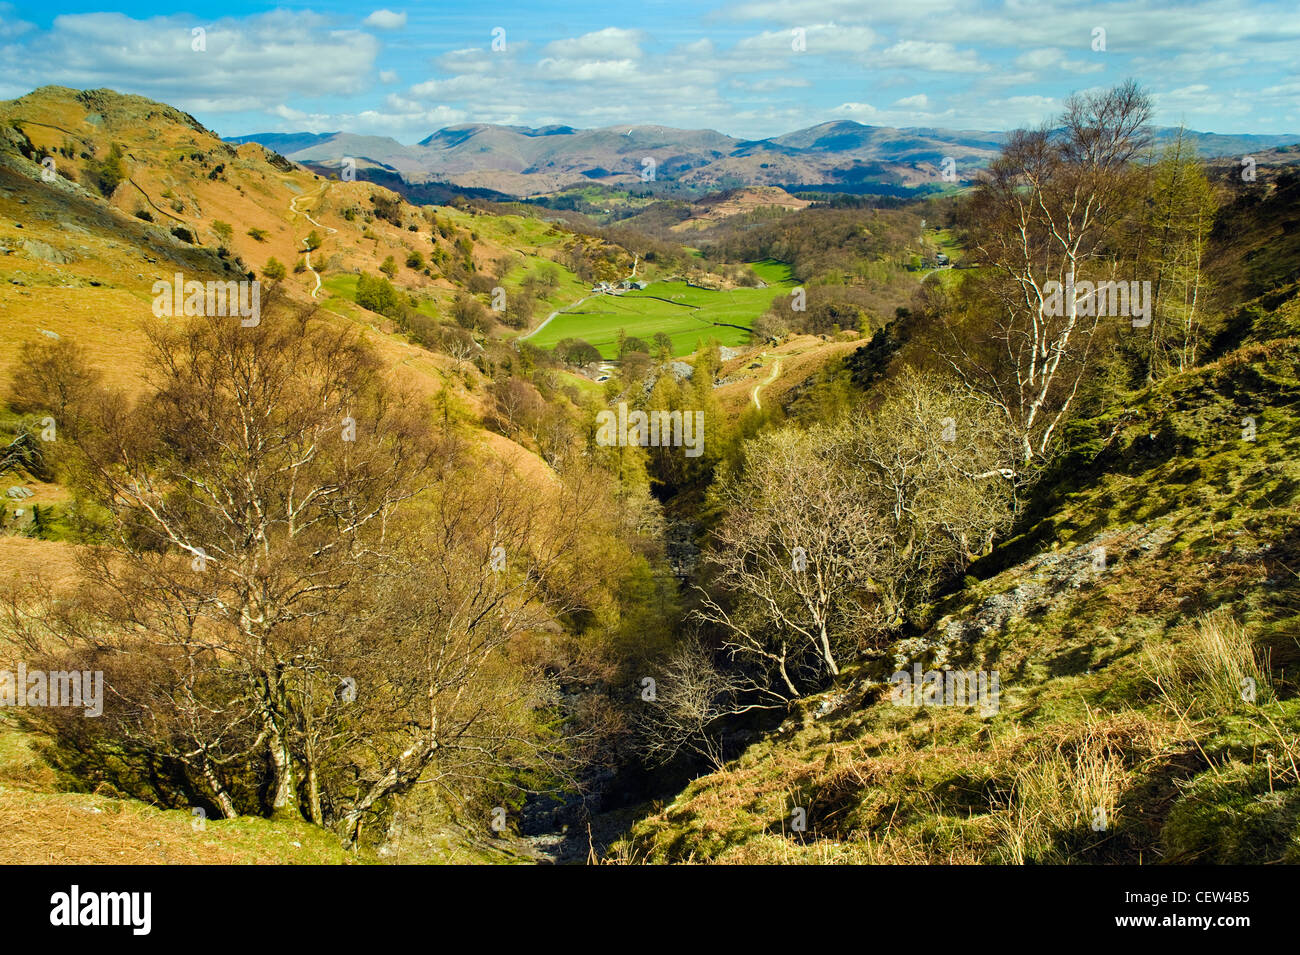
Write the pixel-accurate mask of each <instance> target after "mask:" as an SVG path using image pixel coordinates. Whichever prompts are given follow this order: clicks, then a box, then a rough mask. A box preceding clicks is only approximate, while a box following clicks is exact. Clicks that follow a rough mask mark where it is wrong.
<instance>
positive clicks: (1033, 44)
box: [0, 0, 1300, 143]
mask: <svg viewBox="0 0 1300 955" xmlns="http://www.w3.org/2000/svg"><path fill="white" fill-rule="evenodd" d="M195 28H202V29H203V30H204V31H205V46H206V48H205V49H203V50H197V51H196V50H194V49H193V45H194V43H193V30H194V29H195ZM495 30H501V31H504V33H497V34H496V36H497V40H498V42H497V44H496V45H497V47H498V48H497V49H495V50H494V49H493V37H494V31H495ZM1099 30H1104V49H1095V48H1094V47H1097V46H1099V45H1100V44H1099V42H1098V41H1099V40H1101V39H1103V35H1102V34H1101V33H1099V32H1098V31H1099ZM501 41H504V42H501ZM1297 64H1300V7H1298V6H1297V0H1196V2H1185V3H1169V2H1160V3H1157V2H1141V0H1139V2H1125V3H1097V4H1088V3H1080V2H1077V0H887V2H877V0H736V2H726V3H720V4H713V3H710V2H709V0H703V2H700V0H637V2H624V3H612V2H609V0H605V2H577V3H574V2H567V3H553V2H547V0H539V2H526V3H525V2H510V3H501V2H497V0H483V2H466V0H460V2H457V3H447V2H442V0H438V2H425V3H408V4H396V3H395V4H392V5H390V6H387V7H381V6H378V5H357V4H356V3H352V2H347V3H344V2H339V0H325V2H287V3H281V4H277V5H274V6H270V5H263V4H256V3H243V2H237V0H226V2H190V3H187V4H185V5H184V6H174V7H171V6H168V5H166V0H163V3H161V4H160V3H151V4H143V3H122V2H120V0H119V3H118V4H117V5H116V6H115V7H114V8H112V9H109V8H106V7H105V6H104V5H103V4H100V3H93V2H92V3H83V2H75V0H74V2H62V3H60V4H59V5H58V6H57V8H56V7H54V6H51V5H46V4H33V3H31V2H29V0H19V2H3V0H0V98H5V99H8V98H12V97H15V96H20V95H22V94H23V93H26V92H28V91H29V90H31V89H33V88H35V87H37V86H42V85H45V84H59V85H64V86H73V87H78V88H89V87H100V86H107V87H111V88H113V89H117V90H120V91H123V92H132V93H139V94H141V95H144V96H149V97H152V98H154V99H158V100H162V101H164V102H167V103H170V104H172V105H174V106H177V107H180V108H181V109H184V110H186V111H188V112H190V113H193V114H194V115H195V116H196V117H197V118H198V119H199V120H200V121H201V122H202V123H204V124H205V125H206V126H208V127H209V128H211V129H213V130H215V131H217V132H218V133H220V134H221V135H225V136H232V135H240V134H245V133H253V132H267V131H280V132H289V131H298V130H310V131H313V132H324V131H332V130H337V129H343V130H347V131H349V132H355V133H364V134H371V135H387V136H393V137H394V138H396V139H398V140H401V141H402V142H406V143H410V142H414V141H416V140H418V139H422V138H423V137H424V136H426V135H428V134H429V133H431V132H433V131H434V130H436V129H439V128H441V127H443V126H449V125H454V124H457V123H471V122H486V123H510V124H518V125H528V126H540V125H546V124H550V123H563V124H568V125H571V126H619V125H624V124H629V125H630V124H652V125H656V124H657V125H665V126H680V127H687V128H712V129H718V130H720V131H722V132H725V133H728V134H731V135H734V136H744V137H752V138H760V137H764V136H772V135H778V134H780V133H784V132H790V131H792V130H795V129H800V128H803V127H806V126H811V125H814V124H816V123H821V122H826V121H829V120H835V119H852V120H856V121H857V122H861V123H866V124H869V125H883V126H943V127H949V128H960V129H1011V128H1014V127H1016V126H1023V125H1034V124H1037V123H1039V122H1041V121H1042V120H1044V119H1048V118H1050V117H1051V116H1053V115H1054V114H1055V113H1056V112H1057V111H1058V110H1059V109H1060V106H1061V102H1062V100H1063V99H1064V98H1065V97H1066V96H1068V95H1069V94H1070V93H1071V92H1073V91H1076V90H1087V89H1093V88H1098V87H1106V86H1109V85H1112V84H1114V83H1116V82H1119V81H1121V80H1124V79H1126V78H1128V77H1134V78H1136V79H1137V80H1138V81H1139V82H1141V83H1142V84H1143V85H1145V86H1146V87H1147V88H1148V89H1149V90H1150V91H1151V92H1152V93H1153V94H1154V97H1155V102H1156V107H1157V113H1156V122H1157V123H1159V124H1161V125H1177V124H1179V123H1186V124H1187V125H1188V126H1190V127H1192V128H1194V129H1200V130H1209V131H1214V132H1231V133H1247V132H1255V133H1285V132H1300V65H1297Z"/></svg>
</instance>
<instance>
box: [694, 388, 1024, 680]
mask: <svg viewBox="0 0 1300 955" xmlns="http://www.w3.org/2000/svg"><path fill="white" fill-rule="evenodd" d="M1013 451H1014V448H1013V443H1012V441H1011V439H1010V437H1009V433H1008V430H1007V428H1006V427H1005V423H1004V422H1003V421H1002V419H1001V417H1000V415H999V414H998V412H997V410H996V409H995V408H994V407H993V406H992V405H991V404H990V403H989V402H988V401H986V400H984V399H981V398H978V397H975V396H973V395H970V394H969V393H967V392H965V391H964V390H963V389H961V388H960V387H959V386H955V385H951V384H949V385H945V384H940V383H936V382H934V381H928V382H927V381H924V380H922V379H921V378H919V377H917V376H914V375H913V376H907V377H905V378H904V379H903V380H902V381H901V382H900V383H899V384H898V385H897V386H896V387H895V389H894V391H893V392H892V394H891V395H890V396H889V397H888V399H887V400H886V401H885V402H884V403H883V404H882V405H881V407H880V408H878V409H866V408H858V409H856V410H855V412H854V413H853V414H850V415H849V416H848V417H847V418H845V419H844V420H842V421H840V422H836V423H833V424H830V425H819V426H816V427H813V428H809V429H808V430H806V431H800V430H797V429H794V428H786V429H783V430H780V431H776V432H769V433H766V434H763V435H760V436H759V437H758V438H756V439H754V440H752V441H750V442H749V443H748V444H747V445H746V446H745V454H744V467H743V469H742V470H740V471H732V472H728V473H724V474H723V475H722V476H721V477H720V478H719V480H718V482H717V485H716V488H715V490H714V492H713V503H715V504H716V506H718V507H719V508H720V509H721V510H722V512H723V517H722V520H721V521H720V522H719V525H718V527H717V529H716V530H715V531H714V539H713V542H712V546H711V547H710V548H709V550H708V552H707V554H706V562H707V563H708V564H709V565H710V566H712V567H713V568H714V570H715V576H714V579H713V588H712V589H711V590H709V591H706V592H705V593H704V595H703V597H702V600H701V608H700V610H699V615H700V616H701V617H702V618H703V619H704V620H706V621H708V622H709V623H711V624H713V625H715V626H717V627H718V628H719V629H720V631H721V632H722V634H723V637H722V639H723V641H724V643H725V646H726V647H727V648H728V649H729V650H730V651H731V652H733V653H735V654H737V655H742V656H745V657H749V658H752V659H757V660H762V661H764V662H765V663H766V664H767V665H769V666H770V667H771V668H772V670H773V673H774V674H775V676H776V677H777V678H778V679H779V680H780V682H781V684H782V685H784V687H785V688H786V690H787V691H788V692H789V694H790V695H791V696H797V695H798V694H799V689H798V683H799V680H798V674H799V671H800V670H801V669H805V668H810V669H811V670H812V671H814V672H824V673H827V674H829V675H831V676H836V675H838V673H839V662H838V652H839V649H838V648H842V647H844V646H848V647H854V646H860V645H862V644H864V643H866V642H869V641H871V640H873V639H875V638H877V637H878V636H879V635H881V634H883V633H885V632H887V631H889V630H890V629H892V628H894V627H896V626H898V624H900V623H901V622H902V620H903V617H904V614H905V613H906V612H907V610H908V609H909V608H910V607H911V606H913V605H914V604H915V603H917V602H918V601H920V600H923V599H924V598H925V597H926V596H927V595H928V594H929V592H930V589H931V588H932V587H933V585H934V583H935V582H936V581H937V580H938V579H940V577H941V576H942V575H943V574H945V573H950V572H953V571H954V570H956V569H959V568H960V567H963V566H965V564H966V563H967V562H968V561H969V560H970V559H971V557H972V556H973V554H972V552H973V551H978V550H981V549H983V548H985V547H987V546H988V544H989V542H990V541H991V538H992V535H993V533H995V531H996V530H997V529H998V528H999V527H1002V526H1004V525H1005V523H1006V521H1007V520H1008V518H1009V516H1010V508H1011V505H1012V501H1013V494H1012V480H1011V479H1014V477H1015V472H1014V471H1013V470H1012V468H1011V465H1012V464H1013V463H1014V461H1015V457H1014V453H1013Z"/></svg>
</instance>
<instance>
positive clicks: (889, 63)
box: [869, 40, 992, 73]
mask: <svg viewBox="0 0 1300 955" xmlns="http://www.w3.org/2000/svg"><path fill="white" fill-rule="evenodd" d="M869 62H870V63H871V65H872V66H876V67H885V68H894V69H918V70H925V71H927V72H930V73H987V72H989V70H991V69H992V67H991V66H989V65H988V64H987V63H982V62H980V58H979V56H978V55H977V54H976V52H975V51H974V50H958V49H957V48H956V47H954V46H953V45H952V44H951V43H930V42H928V41H924V40H899V41H898V42H897V43H895V44H894V45H893V46H891V47H889V48H887V49H885V50H883V51H881V52H880V54H878V55H873V56H871V57H870V60H869Z"/></svg>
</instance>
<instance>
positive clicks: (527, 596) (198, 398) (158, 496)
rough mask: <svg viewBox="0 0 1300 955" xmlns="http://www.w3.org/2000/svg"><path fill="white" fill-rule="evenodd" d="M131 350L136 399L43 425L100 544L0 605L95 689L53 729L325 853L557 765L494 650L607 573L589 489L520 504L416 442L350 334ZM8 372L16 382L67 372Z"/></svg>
mask: <svg viewBox="0 0 1300 955" xmlns="http://www.w3.org/2000/svg"><path fill="white" fill-rule="evenodd" d="M151 341H152V342H153V345H154V363H153V375H152V382H151V385H150V387H149V388H148V389H147V391H146V393H145V395H144V396H142V397H141V398H139V399H137V400H130V399H128V398H127V397H126V396H124V395H120V394H110V393H107V392H105V391H103V390H102V389H99V390H95V389H86V390H85V391H84V394H83V395H82V397H81V398H80V399H78V400H77V401H75V402H70V403H69V404H68V405H67V407H66V409H65V414H66V415H67V418H68V421H67V425H66V427H65V428H63V429H61V431H60V438H61V440H65V441H66V442H67V444H68V451H69V452H70V453H68V455H67V460H66V464H67V469H68V474H67V478H66V480H68V481H69V483H71V484H72V485H73V486H74V487H75V488H76V490H77V492H78V495H79V496H80V498H81V499H83V500H84V501H86V502H88V503H93V504H94V508H91V509H90V511H89V512H90V513H93V514H95V515H97V518H96V519H97V520H98V522H99V528H98V530H99V533H101V534H102V535H103V538H104V539H105V540H106V541H108V542H110V543H109V544H107V545H105V546H102V547H98V548H91V549H88V550H87V554H86V558H85V560H84V561H83V565H82V578H81V580H80V582H79V585H78V590H77V593H76V594H75V596H74V598H73V599H60V600H55V599H53V595H45V599H44V600H43V601H42V599H41V595H40V594H37V595H35V598H34V599H33V598H32V596H31V595H26V596H25V597H23V598H22V599H20V598H19V596H17V595H16V596H15V598H14V599H13V600H11V601H9V603H8V607H9V617H10V623H11V629H12V630H13V632H15V633H16V634H18V635H19V638H20V639H23V640H25V641H27V645H28V646H29V647H32V648H38V647H43V646H52V645H59V646H63V647H65V648H66V650H67V652H69V653H74V654H75V655H78V656H80V657H81V658H92V657H93V658H94V659H96V660H97V661H99V662H100V663H103V666H101V667H99V668H101V669H103V670H104V671H105V673H106V675H107V676H108V677H109V684H110V685H109V693H110V696H111V699H112V701H113V706H112V708H111V712H107V713H106V716H107V719H106V720H104V721H102V722H97V723H96V726H95V727H93V728H87V727H85V726H84V725H83V727H81V728H79V729H77V730H75V731H70V730H68V727H66V726H63V727H59V726H54V727H52V729H53V730H55V731H67V732H76V733H78V734H80V736H79V738H80V739H84V740H86V741H88V742H94V744H95V746H94V747H89V746H88V747H87V749H88V750H91V749H95V748H98V751H99V752H101V753H107V752H117V753H119V754H120V753H121V752H123V750H124V749H125V750H126V751H129V752H131V753H134V754H135V756H136V757H138V759H139V760H140V761H141V764H149V765H166V766H167V767H168V772H169V773H174V774H179V775H180V776H182V777H185V778H186V779H188V783H187V784H186V786H187V788H188V789H189V790H190V791H192V792H198V793H201V794H202V795H203V798H205V799H208V800H210V801H211V802H212V803H213V804H214V805H216V806H218V807H220V809H221V811H222V812H225V813H228V814H229V813H232V812H239V811H250V810H251V811H257V812H264V813H267V814H288V815H298V814H302V815H305V816H306V817H307V818H310V819H311V820H313V821H315V822H317V823H320V824H323V825H331V824H332V825H335V826H337V827H338V828H339V830H340V832H341V833H342V834H343V835H344V836H345V837H346V838H348V839H354V838H355V837H356V835H357V832H358V830H359V827H360V825H361V823H362V821H363V820H364V819H365V818H367V817H368V816H369V815H371V814H373V813H375V812H377V811H378V810H379V808H380V807H381V806H382V804H384V803H385V802H386V801H388V800H390V799H391V798H392V797H394V796H397V795H400V794H401V793H403V792H405V791H407V790H409V789H410V787H412V786H414V785H416V784H417V783H421V782H426V783H436V784H440V785H442V786H443V787H444V788H446V789H447V790H448V791H449V792H452V791H455V792H459V793H460V794H461V796H462V798H463V797H464V795H465V793H466V792H468V791H469V790H470V789H472V788H473V787H475V786H479V787H487V786H501V785H508V784H509V780H511V779H516V780H517V779H519V778H522V777H521V776H515V775H512V772H513V770H514V769H515V768H518V767H523V766H525V765H527V766H528V767H529V770H530V771H532V772H543V773H546V772H549V771H551V770H552V769H553V770H555V771H557V772H558V771H559V770H560V769H561V768H562V767H561V762H562V761H561V759H560V754H561V752H562V751H563V750H564V749H565V748H566V744H567V743H568V742H569V741H570V740H569V738H568V737H572V736H573V735H574V734H572V733H556V732H554V731H552V730H550V729H548V728H547V726H548V724H549V722H550V717H549V715H547V714H548V713H549V709H550V708H551V707H553V705H554V700H553V699H552V696H553V691H552V689H551V683H550V681H549V680H548V678H547V677H546V674H544V673H542V672H540V671H539V670H537V669H536V668H533V667H529V666H527V665H524V664H522V663H521V662H520V661H519V660H518V659H517V655H516V653H515V644H516V643H517V642H518V641H520V640H525V639H527V638H528V635H529V634H531V633H533V632H534V631H536V630H538V629H541V628H543V627H547V626H554V621H555V619H556V617H557V616H559V615H563V614H565V613H567V612H570V611H573V610H575V609H578V608H580V607H581V606H582V603H583V600H584V595H585V594H586V593H587V591H588V590H590V588H591V587H592V586H593V583H594V582H596V581H598V580H600V579H601V575H602V574H604V573H605V572H607V571H608V570H609V562H608V561H605V562H602V561H601V560H600V559H597V558H596V557H595V556H594V555H592V553H591V552H590V543H589V537H588V535H587V533H586V527H587V524H588V523H590V522H589V521H588V520H587V519H586V518H585V517H584V515H585V514H587V513H588V512H590V511H592V510H593V509H596V508H597V504H598V491H599V488H597V487H595V485H593V484H591V483H590V482H584V481H582V480H581V477H582V476H581V475H580V474H579V475H576V476H575V480H574V481H573V482H558V481H557V482H555V484H554V486H553V487H549V488H544V489H541V490H540V491H538V490H537V489H534V490H533V492H532V493H528V494H526V493H523V488H522V487H521V485H520V482H519V479H518V478H517V477H516V476H515V475H514V474H513V472H512V471H511V470H510V469H509V468H508V467H506V466H505V465H503V464H499V463H492V462H480V461H475V460H473V459H472V458H470V457H468V456H467V455H466V454H465V452H464V449H463V448H462V447H461V445H460V444H459V442H456V441H451V442H450V443H439V442H438V441H437V440H436V438H435V436H434V435H433V434H432V433H431V432H430V431H429V428H428V426H427V423H426V422H427V420H428V418H429V415H428V414H427V410H428V409H426V408H424V407H423V406H422V404H421V403H420V402H418V401H416V400H414V399H413V398H411V397H410V396H405V395H398V394H394V393H393V392H392V391H390V390H389V388H388V386H387V385H386V384H385V382H384V378H383V376H382V374H381V373H380V372H381V371H382V369H381V367H380V366H379V364H378V362H377V361H376V359H375V358H374V357H373V355H372V353H371V351H370V349H369V348H368V347H367V346H366V345H365V344H364V343H363V342H362V341H361V340H360V338H358V337H357V335H356V334H355V332H352V331H349V330H347V329H346V327H345V326H339V325H335V324H331V323H328V322H322V321H317V320H316V319H315V318H314V317H313V316H311V315H310V314H308V313H305V312H294V311H292V310H285V309H283V308H281V307H280V306H278V305H277V306H274V307H270V308H264V310H263V316H262V322H261V324H260V325H259V326H256V327H253V328H245V327H242V326H240V325H239V323H237V322H230V321H228V320H222V319H212V320H208V319H197V320H195V321H194V322H192V323H190V324H188V325H186V326H185V327H183V328H180V329H177V330H174V331H173V330H166V329H154V330H153V331H152V332H151ZM28 366H29V371H30V372H31V374H30V375H29V376H28V378H29V380H30V381H32V382H35V383H38V384H39V383H40V381H41V378H42V374H43V373H42V371H41V369H43V368H50V367H58V368H62V369H63V371H61V372H60V374H65V373H66V374H69V375H72V376H73V377H77V376H79V375H81V372H80V371H78V370H77V369H76V368H75V367H73V365H72V364H67V363H65V364H58V363H55V364H54V365H51V363H50V362H44V361H42V360H39V356H34V357H33V360H32V361H30V362H28ZM69 369H70V370H69ZM47 377H48V376H47ZM39 390H42V391H44V392H45V393H47V394H60V393H63V392H61V391H60V388H59V387H58V383H57V382H53V381H50V382H47V383H46V386H45V387H44V388H42V389H39ZM66 390H67V389H65V391H66ZM593 495H596V496H593ZM84 722H86V721H83V724H84ZM65 738H66V737H65ZM521 772H522V770H521ZM151 773H153V775H157V774H156V772H153V771H150V772H145V771H144V770H141V771H140V772H139V773H138V774H137V776H138V777H139V778H142V779H146V778H149V777H150V774H151ZM168 795H173V794H168Z"/></svg>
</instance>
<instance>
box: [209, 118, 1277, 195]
mask: <svg viewBox="0 0 1300 955" xmlns="http://www.w3.org/2000/svg"><path fill="white" fill-rule="evenodd" d="M1175 133H1176V130H1173V129H1160V130H1157V131H1156V138H1157V141H1163V140H1167V139H1169V138H1170V137H1172V136H1173V135H1174V134H1175ZM1186 135H1187V137H1188V138H1189V139H1190V140H1191V142H1192V144H1193V146H1194V147H1195V148H1196V150H1197V151H1198V153H1199V154H1200V155H1202V156H1205V157H1218V156H1241V155H1247V154H1250V153H1252V152H1258V151H1263V150H1267V149H1269V148H1275V147H1281V146H1287V145H1289V144H1292V143H1295V142H1297V141H1300V135H1294V134H1293V135H1283V136H1255V135H1225V134H1218V133H1202V132H1190V131H1189V132H1188V133H1186ZM1005 138H1006V134H1005V133H1001V132H996V131H989V130H954V129H936V128H908V129H894V128H892V127H888V126H866V125H863V124H862V123H855V122H852V121H848V120H839V121H835V122H829V123H821V124H818V125H816V126H810V127H808V128H807V129H800V130H796V131H795V132H792V133H786V134H785V135H783V136H774V137H772V138H769V139H760V140H742V139H736V138H734V137H731V136H727V135H725V134H723V133H719V132H717V131H715V130H711V129H696V130H686V129H676V128H673V127H671V126H610V127H605V128H601V129H575V128H574V127H572V126H544V127H541V128H540V129H532V128H529V127H527V126H496V125H491V124H486V123H472V124H463V125H458V126H448V127H445V128H443V129H440V130H438V131H437V132H435V133H432V134H431V135H429V136H427V137H425V138H424V139H422V140H421V141H420V142H418V143H416V144H415V145H411V146H407V145H404V144H402V143H399V142H398V141H397V140H395V139H391V138H389V137H386V136H357V135H354V134H351V133H345V132H338V133H255V134H253V135H249V136H238V137H232V138H231V139H230V140H228V141H230V142H241V143H242V142H250V141H251V142H257V143H261V144H262V145H264V146H266V147H268V148H270V149H274V150H275V151H276V152H279V153H281V154H283V155H285V156H287V157H288V158H290V159H293V160H295V161H297V162H301V163H304V164H308V165H311V166H313V167H314V168H318V169H323V170H326V171H329V170H332V169H336V168H338V167H339V166H341V164H342V162H343V160H344V159H345V158H351V159H352V160H353V161H355V162H356V164H357V168H358V169H361V170H364V169H367V168H369V169H374V170H384V171H387V172H388V173H391V174H394V175H396V176H398V177H400V179H401V180H402V181H404V182H406V183H408V184H411V185H417V184H428V183H447V184H450V185H452V186H456V187H460V188H462V189H474V190H488V191H491V192H495V193H500V194H505V195H511V196H536V195H543V194H546V193H551V192H557V191H559V190H562V189H566V188H569V187H571V186H575V185H580V184H583V183H600V184H604V185H611V186H625V187H626V186H639V185H647V184H648V183H650V182H654V183H658V184H660V186H659V187H657V188H660V187H662V186H664V185H672V186H674V187H677V188H679V189H682V190H686V191H689V192H694V193H706V192H715V191H718V190H727V189H738V188H745V187H749V186H779V187H783V188H785V189H800V188H803V189H829V190H835V189H842V190H844V191H851V192H872V191H877V192H887V193H893V194H907V193H909V192H912V191H915V190H917V189H920V188H923V187H931V188H937V187H941V186H942V185H943V184H944V183H945V180H944V176H943V172H944V160H945V159H946V158H949V157H951V159H952V160H953V163H954V167H953V171H954V173H955V175H956V176H957V181H958V182H959V183H961V182H969V181H970V180H971V178H972V177H973V175H974V174H975V173H976V172H977V171H978V170H979V169H982V168H983V167H984V166H986V165H987V164H988V162H989V160H990V159H992V158H993V157H994V156H995V155H997V152H998V150H999V149H1000V148H1001V146H1002V143H1003V142H1004V140H1005Z"/></svg>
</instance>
